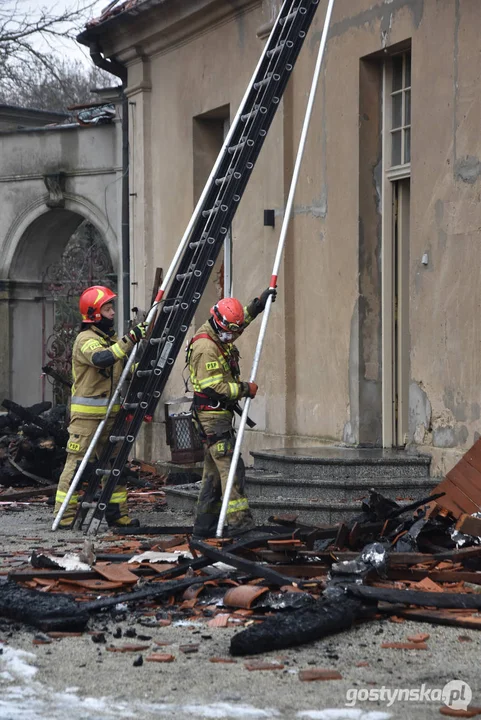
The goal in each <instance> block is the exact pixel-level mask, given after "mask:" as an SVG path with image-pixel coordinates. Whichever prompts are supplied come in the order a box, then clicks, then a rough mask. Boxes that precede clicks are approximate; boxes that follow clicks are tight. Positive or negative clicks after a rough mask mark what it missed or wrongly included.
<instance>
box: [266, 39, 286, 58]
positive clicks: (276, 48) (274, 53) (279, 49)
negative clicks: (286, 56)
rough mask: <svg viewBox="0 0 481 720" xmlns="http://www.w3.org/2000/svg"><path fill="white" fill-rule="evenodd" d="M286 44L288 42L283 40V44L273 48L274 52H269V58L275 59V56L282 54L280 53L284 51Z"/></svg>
mask: <svg viewBox="0 0 481 720" xmlns="http://www.w3.org/2000/svg"><path fill="white" fill-rule="evenodd" d="M285 44H286V41H285V40H281V42H280V43H279V45H276V47H275V48H272V50H268V51H267V57H270V58H271V57H273V56H274V55H277V54H278V53H280V52H281V51H282V50H283V49H284V45H285Z"/></svg>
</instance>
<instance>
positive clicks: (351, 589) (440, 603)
mask: <svg viewBox="0 0 481 720" xmlns="http://www.w3.org/2000/svg"><path fill="white" fill-rule="evenodd" d="M346 590H347V592H348V594H349V595H354V597H356V598H359V599H361V600H364V601H365V602H366V603H369V602H371V603H373V602H379V601H382V602H390V603H404V604H405V605H420V606H423V607H434V608H452V609H457V610H461V609H470V610H478V609H481V595H468V594H467V593H447V592H440V593H437V592H423V591H422V590H397V589H392V588H377V587H368V586H366V585H347V587H346Z"/></svg>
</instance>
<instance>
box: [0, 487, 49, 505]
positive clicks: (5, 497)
mask: <svg viewBox="0 0 481 720" xmlns="http://www.w3.org/2000/svg"><path fill="white" fill-rule="evenodd" d="M56 491H57V484H55V485H44V486H43V487H41V488H30V490H15V491H12V492H8V491H7V492H2V493H0V501H8V502H15V500H28V499H29V498H33V497H39V496H40V497H41V496H42V495H47V497H51V496H52V495H55V493H56Z"/></svg>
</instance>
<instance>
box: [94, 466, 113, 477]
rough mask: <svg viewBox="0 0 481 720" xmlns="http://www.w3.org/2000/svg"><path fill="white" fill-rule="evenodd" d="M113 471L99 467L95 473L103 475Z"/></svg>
mask: <svg viewBox="0 0 481 720" xmlns="http://www.w3.org/2000/svg"><path fill="white" fill-rule="evenodd" d="M111 472H112V471H111V470H102V468H97V469H96V471H95V474H96V475H98V476H99V477H102V476H103V475H110V473H111Z"/></svg>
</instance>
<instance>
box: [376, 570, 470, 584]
mask: <svg viewBox="0 0 481 720" xmlns="http://www.w3.org/2000/svg"><path fill="white" fill-rule="evenodd" d="M387 576H388V578H389V580H413V581H414V582H417V581H418V580H423V578H426V577H427V578H429V579H430V580H434V582H445V583H455V582H467V583H473V585H481V572H476V571H474V570H473V571H471V570H411V569H405V570H401V569H398V570H388V573H387Z"/></svg>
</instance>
